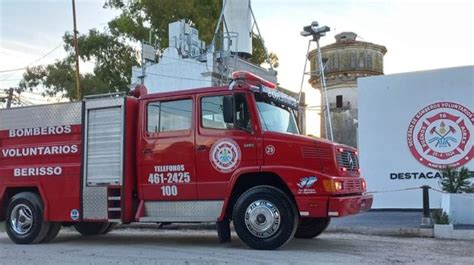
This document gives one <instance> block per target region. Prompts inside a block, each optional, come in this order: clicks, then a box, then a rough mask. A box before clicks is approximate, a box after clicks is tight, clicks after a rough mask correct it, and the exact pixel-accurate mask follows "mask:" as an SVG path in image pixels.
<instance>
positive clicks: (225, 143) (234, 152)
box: [209, 139, 241, 173]
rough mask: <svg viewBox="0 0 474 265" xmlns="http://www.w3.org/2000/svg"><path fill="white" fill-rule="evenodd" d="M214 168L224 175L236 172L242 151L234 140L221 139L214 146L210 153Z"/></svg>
mask: <svg viewBox="0 0 474 265" xmlns="http://www.w3.org/2000/svg"><path fill="white" fill-rule="evenodd" d="M209 156H210V157H209V158H210V161H211V164H212V166H213V167H214V168H215V169H216V170H217V171H220V172H222V173H229V172H232V171H234V170H235V169H236V168H237V167H238V166H239V164H240V158H241V151H240V148H239V145H238V144H237V143H236V142H235V141H234V140H232V139H221V140H219V141H217V142H215V143H214V145H212V148H211V151H210V152H209Z"/></svg>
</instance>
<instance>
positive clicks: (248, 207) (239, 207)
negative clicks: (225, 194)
mask: <svg viewBox="0 0 474 265" xmlns="http://www.w3.org/2000/svg"><path fill="white" fill-rule="evenodd" d="M252 207H253V208H252ZM255 209H258V210H260V211H258V210H257V211H254V210H255ZM277 212H278V213H279V214H276V213H277ZM269 218H271V219H269ZM277 218H279V222H278V221H277ZM232 219H233V222H234V228H235V231H236V232H237V235H238V236H239V238H240V239H241V240H242V241H243V242H244V243H245V244H246V245H247V246H249V247H251V248H254V249H264V250H272V249H276V248H279V247H282V246H283V245H285V244H286V243H288V242H289V241H290V240H291V239H292V238H293V236H294V234H295V232H296V228H297V226H298V214H297V211H296V206H295V205H294V203H293V201H292V200H291V199H290V198H289V197H288V196H287V195H286V194H285V193H284V192H282V191H281V190H279V189H277V188H275V187H272V186H257V187H253V188H251V189H249V190H247V191H246V192H244V193H243V194H242V195H240V197H239V198H238V199H237V201H236V203H235V205H234V209H233V212H232ZM267 220H271V221H272V222H268V221H267ZM267 223H268V224H269V225H270V227H268V228H267V229H265V230H264V231H258V228H259V227H258V226H262V227H265V225H266V224H267ZM277 223H278V224H277ZM255 227H257V228H255Z"/></svg>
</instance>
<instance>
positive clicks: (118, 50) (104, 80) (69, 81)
mask: <svg viewBox="0 0 474 265" xmlns="http://www.w3.org/2000/svg"><path fill="white" fill-rule="evenodd" d="M63 40H64V43H65V44H64V49H65V51H66V52H67V53H68V55H67V56H66V58H64V59H63V60H58V61H56V62H55V63H52V64H49V65H42V66H34V67H30V68H28V69H27V70H26V72H25V74H23V79H22V80H21V81H20V90H33V89H35V88H38V87H40V86H41V87H43V88H44V92H43V94H44V95H48V96H53V95H56V94H58V93H63V95H64V97H66V98H69V99H71V100H73V99H76V85H75V82H76V79H75V78H76V77H75V57H74V46H73V38H72V34H71V33H69V32H66V33H65V34H64V36H63ZM78 42H79V54H80V58H81V60H82V61H84V62H92V63H93V64H94V69H93V72H92V73H87V74H82V75H81V76H80V79H81V80H80V81H81V92H82V93H81V94H82V95H83V96H85V95H91V94H100V93H109V92H118V91H125V92H127V91H128V90H129V87H128V86H129V85H130V83H131V75H132V70H131V69H132V66H134V65H138V60H137V54H136V51H135V50H134V49H133V48H132V47H131V46H129V45H127V44H125V43H126V42H125V41H123V40H121V39H120V38H119V37H117V36H113V35H110V34H107V33H101V32H99V31H97V30H95V29H93V30H90V31H89V33H88V34H86V35H80V36H78Z"/></svg>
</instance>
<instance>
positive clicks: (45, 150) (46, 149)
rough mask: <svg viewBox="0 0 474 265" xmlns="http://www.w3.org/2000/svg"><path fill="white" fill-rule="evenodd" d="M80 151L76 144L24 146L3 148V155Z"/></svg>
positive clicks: (71, 152) (19, 155) (63, 153)
mask: <svg viewBox="0 0 474 265" xmlns="http://www.w3.org/2000/svg"><path fill="white" fill-rule="evenodd" d="M78 151H79V148H78V146H77V145H76V144H73V145H62V146H56V145H55V146H37V147H23V148H11V149H10V148H6V149H3V150H2V152H1V155H2V156H3V157H25V156H40V155H67V154H75V153H77V152H78Z"/></svg>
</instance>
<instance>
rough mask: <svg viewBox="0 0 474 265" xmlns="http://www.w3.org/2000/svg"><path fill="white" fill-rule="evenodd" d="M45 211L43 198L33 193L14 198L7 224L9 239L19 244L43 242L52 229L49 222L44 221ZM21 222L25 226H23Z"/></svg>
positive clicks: (11, 201) (18, 195) (10, 205)
mask: <svg viewBox="0 0 474 265" xmlns="http://www.w3.org/2000/svg"><path fill="white" fill-rule="evenodd" d="M43 209H44V207H43V202H42V201H41V198H40V197H39V196H38V195H37V194H35V193H33V192H21V193H18V194H16V195H15V196H13V197H12V198H11V199H10V201H9V202H8V207H7V214H6V222H5V223H6V231H7V234H8V237H9V238H10V239H11V240H12V241H13V242H15V243H17V244H35V243H39V242H41V241H42V240H43V239H44V238H45V237H46V235H47V233H48V231H49V227H50V224H49V222H45V221H44V219H43V211H44V210H43ZM30 220H31V221H30ZM19 222H21V223H23V224H24V225H23V226H21V225H20V224H19ZM28 223H29V225H27V224H28Z"/></svg>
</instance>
